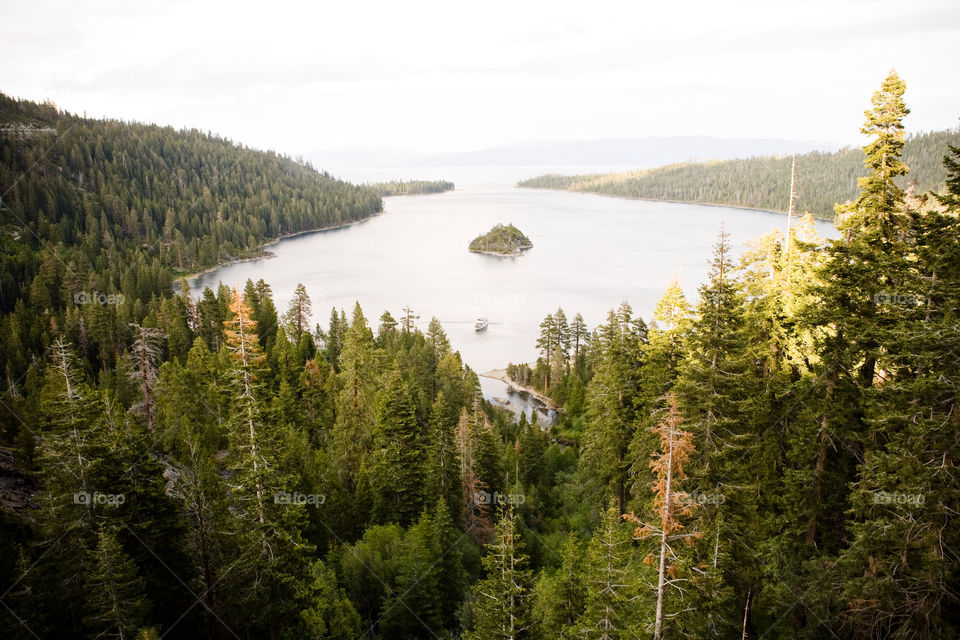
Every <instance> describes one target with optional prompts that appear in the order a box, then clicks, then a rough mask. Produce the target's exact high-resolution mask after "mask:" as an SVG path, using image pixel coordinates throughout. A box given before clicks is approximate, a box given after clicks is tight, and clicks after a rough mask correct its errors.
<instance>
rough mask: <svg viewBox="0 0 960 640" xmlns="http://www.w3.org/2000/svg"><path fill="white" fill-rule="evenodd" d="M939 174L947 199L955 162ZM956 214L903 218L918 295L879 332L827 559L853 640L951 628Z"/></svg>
mask: <svg viewBox="0 0 960 640" xmlns="http://www.w3.org/2000/svg"><path fill="white" fill-rule="evenodd" d="M951 178H953V181H952V182H950V181H948V194H949V195H952V196H954V197H956V196H957V195H958V189H957V182H956V178H957V168H956V166H954V167H953V168H952V171H951ZM940 203H941V204H943V203H947V204H949V198H941V199H940ZM908 206H909V203H908ZM958 212H960V210H958V209H957V208H956V207H955V208H954V211H952V212H951V211H948V212H947V213H946V214H943V213H940V212H937V211H925V212H921V211H911V212H910V214H909V223H908V226H907V230H908V234H907V235H908V237H910V238H911V239H912V240H913V243H912V244H913V257H914V258H915V262H914V263H915V264H916V265H917V268H916V269H915V270H912V271H911V272H910V273H909V274H908V276H907V279H906V283H907V284H908V290H910V291H917V292H922V294H918V298H917V299H915V300H912V301H908V302H907V303H905V304H901V305H899V306H898V307H897V309H896V311H897V313H896V324H895V325H894V326H893V327H891V328H890V330H889V331H887V332H884V333H881V334H880V336H879V338H880V342H881V344H882V345H883V347H884V352H885V355H884V357H882V359H880V360H878V367H879V370H880V371H881V372H882V380H883V382H882V384H880V385H878V386H877V388H876V389H874V390H873V391H872V393H871V394H870V395H868V396H867V399H868V400H869V403H868V405H867V407H866V416H865V420H866V423H867V424H868V425H869V427H870V431H871V435H872V436H873V439H874V440H875V442H874V443H873V444H872V446H870V447H868V448H867V449H866V450H865V452H864V458H863V462H862V464H861V465H860V466H859V468H858V477H857V479H856V481H855V482H854V483H853V485H852V496H851V502H852V509H851V511H852V514H853V516H854V517H853V519H852V520H851V524H850V534H851V540H850V542H849V546H848V547H847V548H845V549H844V550H843V551H842V552H841V553H840V556H839V567H840V573H841V575H842V576H843V581H842V589H843V602H844V605H845V609H844V611H843V618H842V619H843V622H844V623H845V624H846V625H847V628H849V629H850V630H851V632H852V634H853V635H854V637H858V638H875V637H884V638H914V637H948V636H952V635H956V634H957V633H958V630H960V625H958V623H957V622H956V620H955V619H953V618H952V617H951V616H949V615H945V613H944V611H945V610H946V609H948V608H949V606H950V605H949V604H947V603H948V601H949V600H950V598H951V597H952V596H951V593H952V592H953V590H954V587H953V585H954V584H955V583H956V580H957V577H958V570H957V566H958V562H957V556H956V554H955V553H954V552H953V551H951V550H952V549H956V548H957V543H958V542H960V537H958V536H957V534H956V533H955V532H954V531H953V530H954V529H956V527H951V524H950V523H951V522H952V519H953V508H952V507H951V506H950V505H953V504H957V502H958V500H960V482H958V479H957V478H958V475H957V474H956V472H955V467H956V463H955V460H956V458H957V450H958V445H957V441H956V437H955V433H956V429H957V427H958V425H960V421H958V419H957V415H956V410H957V403H958V395H957V392H956V389H957V383H958V381H960V337H958V335H960V334H958V333H957V331H955V330H954V329H953V328H952V327H955V326H956V322H957V319H958V317H960V307H958V304H957V300H958V295H960V250H958V244H957V241H956V239H957V237H958V235H960V221H958V217H957V215H956V214H957V213H958Z"/></svg>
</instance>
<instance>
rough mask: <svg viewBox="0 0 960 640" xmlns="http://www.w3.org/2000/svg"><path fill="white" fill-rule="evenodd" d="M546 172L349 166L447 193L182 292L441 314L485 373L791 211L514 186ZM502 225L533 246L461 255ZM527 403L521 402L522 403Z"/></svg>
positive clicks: (653, 294) (401, 202)
mask: <svg viewBox="0 0 960 640" xmlns="http://www.w3.org/2000/svg"><path fill="white" fill-rule="evenodd" d="M616 169H618V168H598V167H591V168H589V169H588V170H576V169H571V168H569V167H564V168H562V169H560V171H562V172H565V173H578V172H582V173H586V172H598V171H607V170H616ZM549 170H550V168H543V169H537V168H533V169H531V168H529V167H519V168H497V169H488V168H483V169H464V168H455V169H450V168H435V167H434V168H423V169H417V170H413V169H392V170H377V171H370V172H357V173H356V174H354V175H345V176H344V177H345V178H346V179H349V180H352V181H367V180H369V181H374V180H381V179H392V178H397V179H410V178H420V179H448V180H453V181H454V182H455V183H456V190H454V191H450V192H447V193H443V194H432V195H424V196H398V197H391V198H385V199H384V213H383V214H381V215H379V216H376V217H374V218H371V219H368V220H365V221H363V222H360V223H357V224H354V225H351V226H349V227H344V228H340V229H333V230H328V231H317V232H312V233H308V234H303V235H299V236H296V237H291V238H285V239H283V240H280V241H278V242H276V243H274V244H272V245H270V246H268V247H267V249H268V250H269V251H270V252H271V253H273V254H275V255H276V257H274V258H268V259H261V260H254V261H249V262H242V263H235V264H229V265H225V266H223V267H220V268H218V269H216V270H213V271H211V272H208V273H205V274H202V275H200V276H199V277H197V278H194V279H193V280H191V281H190V283H189V284H190V288H191V292H192V293H193V295H195V296H196V295H199V293H200V292H201V291H202V290H203V288H204V287H206V286H210V287H213V288H216V286H217V284H218V282H223V283H225V284H227V285H230V286H238V287H242V286H243V284H244V282H245V281H246V280H247V279H248V278H252V279H254V280H258V279H260V278H263V279H264V280H265V281H266V282H267V283H269V284H270V286H271V287H272V290H273V294H274V300H275V303H276V306H277V309H278V310H279V311H280V312H281V313H282V312H283V311H284V310H285V309H286V306H287V304H288V303H289V301H290V299H291V297H292V294H293V291H294V288H295V287H296V286H297V283H299V282H302V283H303V284H304V285H305V286H306V287H307V292H308V293H309V295H310V297H311V299H312V300H313V313H314V319H315V321H317V322H320V323H321V326H323V327H324V328H325V327H326V325H327V319H328V318H329V315H330V309H331V307H337V308H343V309H345V310H346V312H347V315H348V316H349V315H350V313H351V311H352V309H353V305H354V302H355V301H359V302H360V305H361V306H362V307H363V310H364V314H365V315H366V317H367V319H368V321H369V322H370V324H371V326H372V327H373V328H374V330H375V329H376V326H377V324H378V318H379V317H380V314H381V313H383V311H384V310H389V311H390V312H391V313H392V314H393V316H394V317H395V318H397V319H399V318H400V316H401V315H402V309H403V307H405V306H409V307H411V308H413V309H414V311H415V312H416V313H417V314H419V316H420V318H419V320H418V324H419V326H420V328H421V329H422V330H426V326H427V324H428V323H429V321H430V318H431V317H433V316H436V317H437V318H439V319H440V321H441V322H442V323H443V326H444V328H445V330H446V332H447V335H448V336H449V338H450V342H451V344H452V345H453V347H454V349H456V350H458V351H459V352H460V354H461V356H462V357H463V359H464V361H465V362H466V363H467V364H469V365H470V366H471V367H472V368H473V369H474V370H475V371H477V372H478V373H483V372H485V371H488V370H491V369H499V368H503V367H505V366H506V365H507V363H509V362H515V363H516V362H534V361H536V358H537V352H536V347H535V343H536V339H537V335H538V332H539V326H540V322H541V321H542V320H543V318H544V316H546V315H547V314H549V313H552V312H554V311H556V309H557V308H558V307H563V309H564V311H565V312H566V315H567V318H568V319H572V318H573V316H574V314H576V313H577V312H580V313H581V314H583V317H584V320H585V321H586V323H587V325H588V326H590V328H591V329H592V328H593V327H595V326H597V325H598V324H601V323H602V322H604V320H605V319H606V315H607V312H608V311H609V310H610V309H612V308H614V307H616V306H617V305H618V304H620V302H621V301H624V300H626V301H627V302H629V303H630V305H631V306H632V307H633V310H634V312H635V313H638V314H640V315H641V316H642V317H643V318H644V319H645V320H649V319H650V316H651V314H652V312H653V308H654V306H655V304H656V302H657V300H658V299H659V298H660V296H661V295H662V294H663V291H664V290H665V289H666V287H667V286H668V285H669V284H670V282H671V280H672V279H674V278H677V279H679V281H680V283H681V286H682V287H683V289H684V292H685V293H686V295H687V298H688V300H689V301H690V302H691V304H693V303H694V302H695V300H696V297H697V287H698V286H699V285H700V283H702V282H703V281H704V279H705V278H706V275H707V272H708V271H709V264H708V263H709V261H710V259H711V256H712V251H713V245H714V243H715V242H716V240H717V234H718V232H719V231H720V226H721V224H723V226H724V229H725V230H726V231H727V233H729V234H730V241H731V243H732V244H733V247H734V251H735V252H737V253H739V252H740V251H742V249H743V246H744V243H745V242H746V241H747V240H749V239H751V238H754V237H757V236H759V235H762V234H764V233H766V232H768V231H771V230H773V229H781V230H785V228H786V216H784V215H782V214H777V213H767V212H760V211H749V210H742V209H733V208H727V207H713V206H704V205H691V204H676V203H666V202H650V201H642V200H626V199H618V198H609V197H605V196H598V195H593V194H580V193H568V192H557V191H541V190H532V189H518V188H516V187H514V186H513V185H514V184H515V183H516V181H517V180H520V179H524V178H528V177H531V176H534V175H539V174H541V173H545V172H547V171H549ZM554 170H555V171H556V169H554ZM784 191H785V192H788V191H789V185H786V186H785V188H784ZM508 222H510V223H513V224H514V225H516V226H517V227H518V228H519V229H520V230H521V231H523V232H524V233H525V234H526V235H527V236H528V237H529V238H530V239H531V240H532V242H533V245H534V246H533V249H530V250H529V251H527V252H526V253H525V254H524V255H522V256H520V257H516V258H500V257H494V256H487V255H479V254H474V253H470V252H469V251H467V245H468V244H469V242H470V240H471V239H473V238H474V237H476V236H477V235H479V234H481V233H484V232H486V231H488V230H489V229H490V227H492V226H493V225H495V224H497V223H508ZM817 231H818V233H819V234H820V235H822V236H825V237H836V236H837V235H838V234H837V231H836V228H835V227H834V226H833V224H832V223H830V222H818V223H817ZM478 317H486V318H488V319H489V322H490V324H489V327H488V329H487V330H485V331H481V332H476V331H474V328H473V324H474V322H475V320H476V319H477V318H478ZM481 380H482V386H483V391H484V395H485V396H486V397H488V398H498V397H506V396H507V395H508V394H507V390H506V387H505V385H504V384H503V383H501V382H499V381H496V380H491V379H487V378H481ZM522 404H523V406H524V408H525V410H527V411H529V409H530V406H531V405H530V403H522Z"/></svg>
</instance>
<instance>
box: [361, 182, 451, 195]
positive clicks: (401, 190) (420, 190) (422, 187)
mask: <svg viewBox="0 0 960 640" xmlns="http://www.w3.org/2000/svg"><path fill="white" fill-rule="evenodd" d="M364 186H365V187H368V188H370V189H373V190H374V191H376V192H377V193H378V194H380V195H381V196H383V197H387V196H413V195H420V194H425V193H443V192H444V191H452V190H453V183H452V182H450V181H449V180H391V181H389V182H370V183H367V184H365V185H364Z"/></svg>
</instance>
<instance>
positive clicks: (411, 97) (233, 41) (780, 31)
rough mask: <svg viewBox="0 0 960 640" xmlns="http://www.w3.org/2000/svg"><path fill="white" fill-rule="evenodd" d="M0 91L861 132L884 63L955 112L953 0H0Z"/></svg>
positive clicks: (394, 138)
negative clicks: (299, 0)
mask: <svg viewBox="0 0 960 640" xmlns="http://www.w3.org/2000/svg"><path fill="white" fill-rule="evenodd" d="M0 59H2V65H0V91H2V92H4V93H7V94H9V95H13V96H17V97H22V98H29V99H35V100H41V99H45V98H50V99H52V100H53V101H54V102H56V103H57V104H58V105H59V106H60V107H62V108H65V109H67V110H69V111H73V112H76V113H83V112H84V111H85V112H86V113H87V114H88V115H90V116H98V117H99V116H109V117H116V118H123V119H127V120H140V121H146V122H157V123H160V124H170V125H174V126H176V127H181V126H188V127H197V128H200V129H203V130H211V131H213V132H216V133H220V134H222V135H225V136H227V137H229V138H232V139H233V140H235V141H238V142H242V143H244V144H247V145H250V146H253V147H259V148H271V149H276V150H279V151H283V152H286V153H290V154H292V155H297V154H300V153H304V154H306V153H309V152H311V151H314V150H319V149H328V150H329V149H345V148H363V149H406V150H413V151H426V152H433V151H460V150H468V149H478V148H485V147H490V146H497V145H502V144H509V143H512V142H521V141H547V140H588V139H598V138H629V137H641V136H649V135H659V136H669V135H695V134H703V135H710V136H715V137H728V138H729V137H755V138H761V137H769V138H784V139H792V140H825V141H832V142H837V143H841V144H847V143H857V144H859V143H860V141H859V137H858V133H857V130H858V129H859V127H860V124H861V122H862V120H863V111H864V109H866V108H868V107H869V101H870V96H871V94H872V93H873V92H874V91H875V90H876V89H877V88H878V87H879V85H880V82H881V81H882V80H883V78H884V77H885V76H886V74H887V72H888V71H889V70H890V69H891V68H892V67H895V68H896V69H897V71H898V72H899V73H900V75H901V76H902V77H903V78H904V80H906V82H907V96H906V99H907V103H908V105H909V106H910V108H911V109H912V114H911V115H910V116H909V118H908V119H907V121H906V124H907V128H908V129H909V130H911V131H919V130H930V129H945V128H953V127H956V126H957V125H958V120H957V117H958V116H960V82H958V81H957V79H958V77H960V76H958V73H960V71H958V70H960V2H957V0H898V1H896V2H891V1H887V0H827V1H823V2H816V1H815V2H803V1H799V0H796V1H794V2H780V1H779V0H760V1H752V0H750V1H738V0H715V1H712V2H684V1H677V2H660V3H651V2H649V1H648V0H631V1H629V2H605V1H597V0H593V1H591V2H583V1H580V2H575V3H565V2H560V1H552V2H546V3H539V2H538V3H533V2H525V1H524V0H512V1H509V2H499V1H490V0H488V1H486V2H457V1H451V0H443V1H439V2H416V1H413V0H391V1H389V2H365V1H358V0H338V1H337V2H329V1H326V0H321V1H315V2H304V3H293V2H264V1H263V0H259V1H258V2H253V3H244V2H238V1H236V0H232V1H230V2H224V3H219V2H206V1H204V0H191V1H189V2H179V1H174V2H168V1H154V2H149V3H146V2H144V3H138V2H134V1H131V0H98V1H97V2H83V1H77V0H70V1H63V2H52V1H49V0H2V3H0Z"/></svg>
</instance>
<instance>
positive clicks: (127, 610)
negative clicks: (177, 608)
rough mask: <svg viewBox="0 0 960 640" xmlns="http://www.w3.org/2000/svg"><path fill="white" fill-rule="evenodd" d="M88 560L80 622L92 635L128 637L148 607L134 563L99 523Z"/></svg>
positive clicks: (137, 626) (132, 635)
mask: <svg viewBox="0 0 960 640" xmlns="http://www.w3.org/2000/svg"><path fill="white" fill-rule="evenodd" d="M88 562H89V563H90V567H91V568H90V571H89V573H88V576H87V580H86V593H87V603H86V604H87V608H86V611H87V613H86V615H85V616H84V619H83V622H84V625H85V626H86V627H87V629H89V633H90V634H91V636H92V637H95V638H118V639H119V640H125V639H127V638H129V639H131V640H132V639H133V638H135V637H136V632H137V630H138V629H140V628H142V627H144V625H145V622H146V619H147V615H148V613H149V608H150V603H149V601H148V600H147V599H146V596H145V595H144V587H145V585H144V581H143V579H142V578H141V577H140V576H139V575H137V566H136V565H135V564H134V563H133V561H132V560H131V559H130V557H129V556H128V555H127V554H126V553H124V551H123V548H122V547H121V546H120V544H119V543H118V542H117V538H116V535H115V533H114V532H113V531H110V530H109V529H105V528H104V527H102V526H101V527H100V529H99V530H98V532H97V545H96V547H95V548H94V549H92V550H91V552H90V554H89V558H88Z"/></svg>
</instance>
